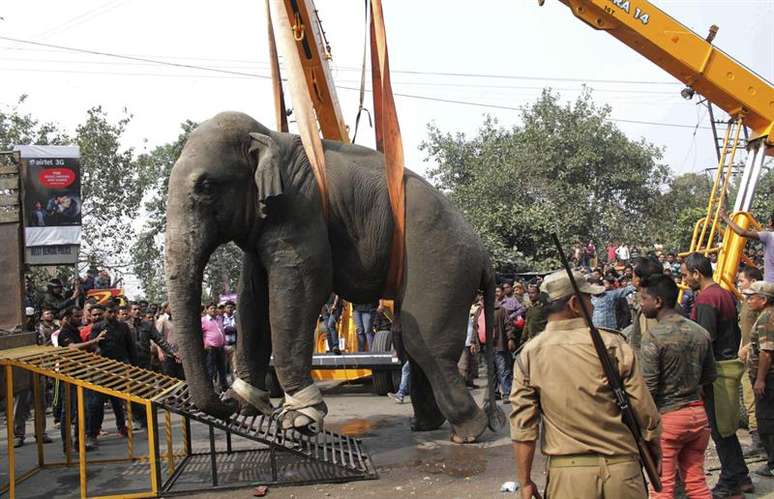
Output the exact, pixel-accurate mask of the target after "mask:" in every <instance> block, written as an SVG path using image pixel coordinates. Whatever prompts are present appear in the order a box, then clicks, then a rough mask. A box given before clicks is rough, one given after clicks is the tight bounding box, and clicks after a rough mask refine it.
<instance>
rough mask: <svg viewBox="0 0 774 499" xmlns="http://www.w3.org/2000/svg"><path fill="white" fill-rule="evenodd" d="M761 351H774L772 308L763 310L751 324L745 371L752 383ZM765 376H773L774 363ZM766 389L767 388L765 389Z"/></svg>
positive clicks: (773, 316) (773, 308) (773, 312)
mask: <svg viewBox="0 0 774 499" xmlns="http://www.w3.org/2000/svg"><path fill="white" fill-rule="evenodd" d="M761 350H766V351H767V352H772V351H774V307H766V308H764V309H763V310H762V311H761V313H760V315H759V316H758V319H757V320H756V321H755V324H753V327H752V331H751V332H750V354H749V355H748V356H747V369H748V370H749V371H750V377H751V378H752V380H753V381H755V378H756V377H757V376H758V358H759V357H760V355H761ZM767 374H774V362H772V363H771V367H769V372H768V373H767ZM767 388H768V387H767Z"/></svg>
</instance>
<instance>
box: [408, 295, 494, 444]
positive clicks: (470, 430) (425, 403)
mask: <svg viewBox="0 0 774 499" xmlns="http://www.w3.org/2000/svg"><path fill="white" fill-rule="evenodd" d="M463 319H464V317H463ZM445 322H446V321H444V320H443V319H442V318H440V317H433V318H430V317H422V318H421V319H419V320H417V319H416V318H415V316H414V315H413V314H412V313H411V311H410V310H407V309H406V308H404V309H403V310H402V312H401V327H402V331H401V340H402V342H403V345H404V347H405V349H406V352H407V354H408V356H409V358H410V359H411V361H412V364H411V367H412V371H411V403H412V405H413V407H414V411H415V415H416V423H422V424H423V426H424V428H426V429H436V428H438V427H439V426H440V425H441V424H443V419H447V420H448V421H449V423H450V424H451V426H452V431H453V441H455V442H473V441H475V440H476V439H478V438H479V437H480V436H481V435H482V434H483V433H484V432H485V431H486V429H487V424H488V420H487V417H486V414H485V413H484V411H482V410H481V408H479V407H478V406H477V405H476V402H475V401H474V400H473V397H472V396H471V395H470V393H469V392H468V390H467V387H466V386H465V382H464V380H463V379H462V376H460V374H459V370H458V369H457V362H458V360H459V356H460V353H461V352H462V349H463V348H464V336H462V337H461V340H462V341H459V342H457V341H443V340H439V337H444V335H452V334H453V333H452V331H451V329H452V328H449V327H445V325H446V324H445ZM425 335H427V337H429V338H431V339H434V340H435V341H427V342H426V341H425ZM433 335H435V338H433ZM450 337H451V336H446V338H450ZM430 345H432V346H430ZM458 347H459V348H458ZM415 366H416V367H415ZM415 372H416V376H415ZM415 379H416V381H415ZM415 426H418V425H415Z"/></svg>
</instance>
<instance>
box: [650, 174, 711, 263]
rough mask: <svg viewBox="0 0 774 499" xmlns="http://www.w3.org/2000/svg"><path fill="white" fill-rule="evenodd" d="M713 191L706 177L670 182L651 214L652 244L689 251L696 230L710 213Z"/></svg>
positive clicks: (684, 176) (685, 178)
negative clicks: (701, 219)
mask: <svg viewBox="0 0 774 499" xmlns="http://www.w3.org/2000/svg"><path fill="white" fill-rule="evenodd" d="M711 187H712V185H711V179H710V178H708V177H707V176H706V175H705V174H702V173H685V174H683V175H679V176H677V177H675V178H672V179H670V180H669V182H668V188H667V189H666V190H665V191H664V192H663V193H662V194H661V195H660V196H659V198H658V204H657V206H656V208H655V209H654V212H653V213H651V223H650V225H651V226H652V227H653V233H652V235H651V240H653V241H658V242H660V243H662V244H663V245H664V247H665V248H667V249H669V250H672V251H676V252H679V251H688V249H689V248H690V245H691V236H692V235H693V228H694V226H695V225H696V222H697V221H698V220H699V219H700V218H703V217H704V216H705V215H706V213H707V203H708V201H709V196H710V190H711Z"/></svg>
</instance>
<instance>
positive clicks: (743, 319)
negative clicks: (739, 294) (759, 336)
mask: <svg viewBox="0 0 774 499" xmlns="http://www.w3.org/2000/svg"><path fill="white" fill-rule="evenodd" d="M741 303H742V306H741V307H740V308H739V330H740V331H741V332H742V346H745V345H747V344H748V343H750V332H751V331H752V327H753V324H755V319H757V318H758V314H759V313H760V312H756V311H755V310H753V309H752V308H750V305H749V304H748V303H747V300H742V302H741Z"/></svg>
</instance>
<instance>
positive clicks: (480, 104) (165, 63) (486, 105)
mask: <svg viewBox="0 0 774 499" xmlns="http://www.w3.org/2000/svg"><path fill="white" fill-rule="evenodd" d="M0 40H6V41H11V42H16V43H24V44H30V45H34V46H41V47H49V48H56V49H60V50H66V51H72V52H80V53H86V54H92V55H100V56H105V57H114V58H118V59H124V60H130V61H137V62H145V63H150V64H156V65H161V66H171V67H177V68H185V69H195V70H200V71H207V72H213V73H221V74H228V75H233V76H242V77H247V78H259V79H264V80H270V79H271V76H269V75H261V74H257V73H247V72H244V71H234V70H228V69H218V68H212V67H208V66H201V65H196V64H185V63H177V62H169V61H160V60H156V59H150V58H147V57H137V56H130V55H124V54H114V53H111V52H103V51H99V50H91V49H82V48H75V47H67V46H64V45H56V44H52V43H45V42H36V41H32V40H23V39H19V38H13V37H8V36H0ZM22 71H24V70H22ZM42 71H53V72H63V73H64V72H73V71H68V70H38V72H42ZM76 72H78V73H84V72H83V71H76ZM86 73H88V72H86ZM427 74H433V73H427ZM439 74H441V73H439ZM444 74H447V75H450V74H452V73H444ZM458 74H464V73H458ZM609 81H616V80H609ZM337 88H339V89H342V90H350V91H357V92H359V91H360V89H359V88H355V87H348V86H344V85H341V86H338V87H337ZM394 95H395V96H396V97H405V98H408V99H417V100H423V101H432V102H443V103H447V104H459V105H466V106H475V107H483V108H488V109H499V110H505V111H522V108H520V107H516V106H506V105H502V104H490V103H484V102H473V101H464V100H459V99H447V98H442V97H431V96H424V95H415V94H407V93H402V92H395V93H394ZM607 119H608V120H609V121H613V122H618V123H629V124H639V125H649V126H665V127H672V128H693V125H686V124H680V123H661V122H654V121H644V120H628V119H623V118H607Z"/></svg>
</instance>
